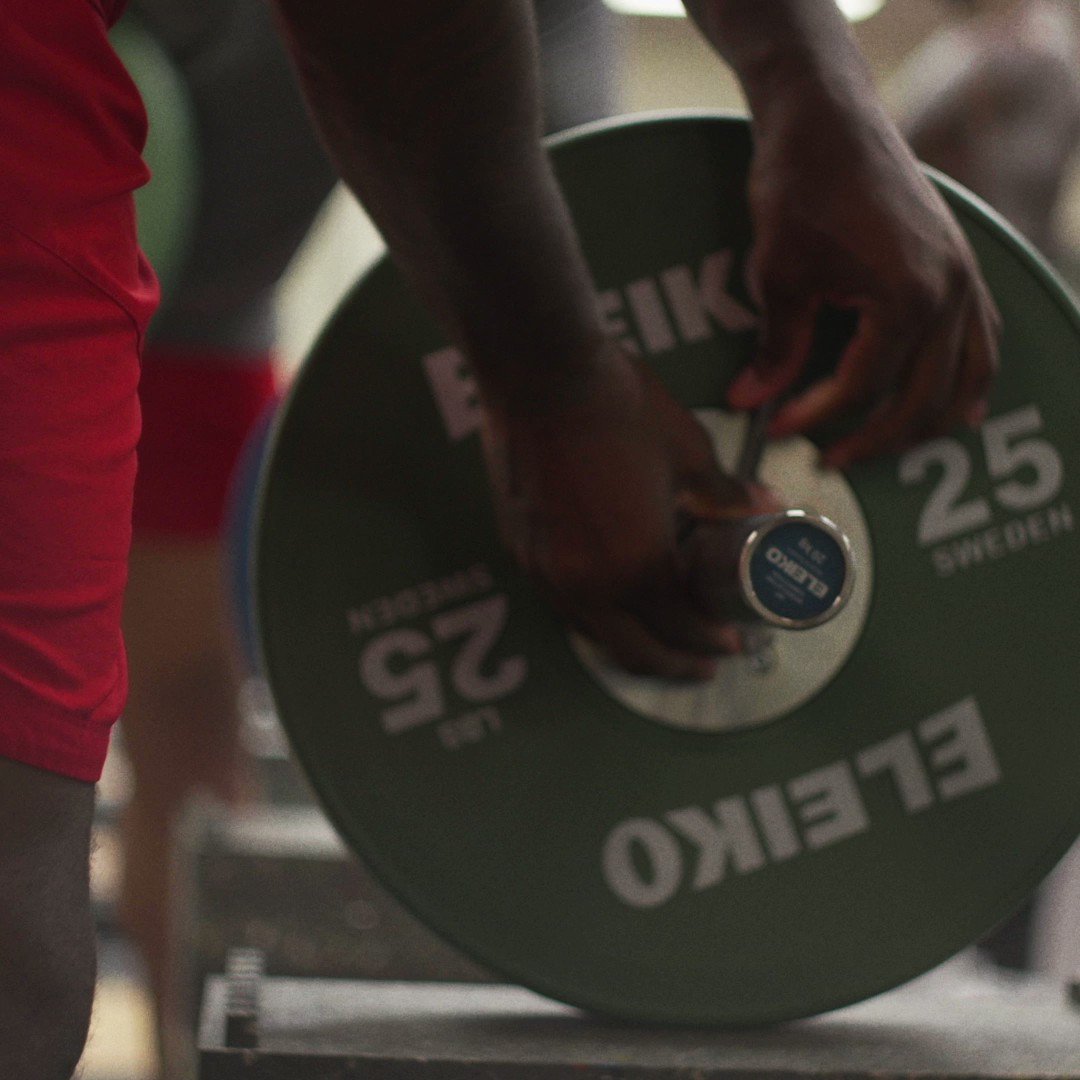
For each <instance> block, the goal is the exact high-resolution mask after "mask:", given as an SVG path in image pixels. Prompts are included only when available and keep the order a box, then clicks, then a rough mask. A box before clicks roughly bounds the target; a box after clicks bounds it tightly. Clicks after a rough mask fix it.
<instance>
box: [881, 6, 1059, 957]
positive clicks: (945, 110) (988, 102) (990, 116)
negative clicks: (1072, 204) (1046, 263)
mask: <svg viewBox="0 0 1080 1080" xmlns="http://www.w3.org/2000/svg"><path fill="white" fill-rule="evenodd" d="M945 6H947V7H948V8H950V9H951V12H950V14H951V16H952V18H951V20H950V23H949V25H948V26H947V27H946V28H945V29H943V30H941V31H939V32H938V33H936V34H935V35H933V36H932V37H931V38H930V39H929V40H928V41H927V42H926V43H925V44H924V45H923V46H922V47H921V48H920V49H918V50H917V51H916V52H915V53H914V55H913V56H912V57H911V58H910V60H909V61H908V62H907V63H906V65H905V66H904V67H903V68H902V69H901V71H900V72H899V74H898V76H897V78H896V80H895V82H894V83H893V86H892V88H891V89H892V96H893V98H894V101H895V111H896V113H897V116H898V123H899V127H900V130H901V131H902V132H903V134H904V135H905V137H906V138H907V140H908V142H909V143H910V144H911V147H912V149H913V150H914V151H915V153H916V155H917V156H918V157H919V158H920V159H921V160H922V161H924V162H926V164H928V165H932V166H933V167H934V168H936V169H940V170H941V171H942V172H943V173H945V174H946V175H948V176H950V177H952V179H954V180H957V181H959V182H960V183H961V184H963V185H964V186H965V187H967V188H969V189H970V190H971V191H973V192H975V194H976V195H978V196H980V197H981V198H983V199H985V200H986V202H988V203H989V204H990V205H991V206H992V207H993V208H994V209H995V210H997V211H998V212H999V213H1000V214H1002V215H1003V216H1004V217H1005V218H1006V219H1007V220H1008V221H1009V222H1010V223H1011V224H1012V225H1013V226H1015V227H1016V228H1017V229H1018V230H1019V231H1020V232H1021V233H1023V234H1024V236H1025V237H1026V238H1027V239H1028V240H1030V241H1031V242H1032V243H1033V244H1034V245H1035V246H1036V247H1037V248H1038V249H1039V250H1040V251H1041V252H1042V254H1043V255H1045V256H1046V257H1047V258H1048V259H1050V260H1051V261H1052V262H1053V263H1055V264H1056V266H1057V268H1058V269H1059V270H1061V271H1062V273H1063V274H1064V275H1065V276H1066V278H1067V279H1071V280H1072V283H1073V285H1074V287H1075V286H1076V285H1077V284H1078V283H1080V276H1078V275H1077V270H1078V267H1077V266H1076V258H1075V253H1073V252H1070V251H1069V249H1068V246H1067V241H1066V240H1065V238H1064V237H1063V235H1062V229H1061V225H1062V218H1063V212H1064V209H1065V208H1064V206H1063V196H1064V195H1065V187H1066V183H1067V181H1068V178H1069V173H1070V169H1071V167H1072V165H1073V163H1074V161H1075V157H1076V151H1077V148H1078V146H1080V4H1078V3H1077V2H1076V0H946V5H945ZM1040 903H1041V901H1040V899H1039V898H1038V897H1036V898H1032V899H1030V900H1029V901H1027V902H1026V903H1025V904H1023V905H1022V906H1021V907H1020V909H1019V910H1018V911H1017V912H1016V914H1015V915H1014V916H1013V917H1012V918H1011V919H1008V920H1006V922H1004V923H1003V924H1002V925H1001V926H1000V927H998V928H997V930H995V931H994V932H993V933H992V934H990V935H988V936H987V937H986V938H984V939H983V940H982V941H980V942H979V945H978V951H979V953H980V954H981V955H982V956H984V957H985V958H987V959H989V960H990V961H992V962H993V963H995V964H998V965H1000V966H1002V967H1006V968H1015V969H1025V968H1029V967H1031V966H1032V964H1033V955H1032V953H1033V938H1034V936H1035V932H1036V931H1035V926H1036V924H1037V920H1038V919H1039V914H1038V912H1039V905H1040Z"/></svg>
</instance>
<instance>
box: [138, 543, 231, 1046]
mask: <svg viewBox="0 0 1080 1080" xmlns="http://www.w3.org/2000/svg"><path fill="white" fill-rule="evenodd" d="M223 605H224V599H223V586H222V580H221V559H220V555H219V549H218V544H217V542H216V541H183V540H172V541H154V542H150V541H137V542H136V543H135V545H134V547H133V549H132V555H131V571H130V579H129V587H128V593H127V602H126V605H125V610H124V633H125V637H126V639H127V641H128V650H129V664H130V671H131V690H130V696H129V699H128V707H127V709H126V711H125V713H124V718H123V732H124V739H125V747H126V750H127V753H128V757H129V758H130V759H131V764H132V773H133V777H134V790H133V793H132V798H131V801H130V803H129V805H128V806H127V808H126V811H125V815H124V822H123V830H122V843H123V864H124V876H123V885H122V892H121V917H122V919H123V921H124V923H125V925H126V927H127V929H128V931H129V933H130V934H131V935H132V937H133V939H134V940H135V942H136V944H137V946H138V948H139V950H140V952H141V954H142V956H143V959H144V961H145V963H146V966H147V971H148V975H149V979H150V984H151V991H152V994H153V997H154V1004H155V1009H156V1013H157V1021H158V1032H159V1039H160V1040H161V1045H162V1049H163V1051H164V1052H165V1056H166V1057H168V1056H170V1055H169V1054H168V1051H169V1049H170V1047H175V1046H177V1045H178V1044H179V1043H183V1042H184V1041H190V1038H189V1037H188V1038H187V1039H186V1040H185V1033H186V1032H188V1031H190V1029H191V1023H192V1018H191V1017H190V1016H188V1015H186V1001H185V998H184V994H183V988H182V987H180V986H178V985H177V965H176V963H175V959H176V958H175V956H174V950H175V948H176V942H175V931H174V924H173V917H172V916H173V913H174V911H175V907H174V905H175V902H176V897H177V895H178V893H177V889H176V881H175V874H176V859H177V855H178V852H177V845H176V840H177V836H176V830H177V824H178V820H179V818H180V815H181V814H182V813H183V811H184V809H185V807H186V805H187V802H188V799H189V798H190V796H191V795H192V794H193V793H195V792H196V791H199V790H203V791H206V792H207V793H209V794H212V795H215V796H217V797H218V798H220V799H222V800H224V801H227V802H235V801H237V800H238V799H239V798H240V797H241V796H242V794H243V792H244V790H245V787H246V783H247V781H246V776H247V774H246V770H245V767H244V763H243V755H242V750H241V747H240V742H239V737H238V727H239V722H238V716H237V684H236V675H235V672H234V667H233V663H232V643H231V639H230V637H229V632H228V628H227V624H226V622H225V614H224V610H223Z"/></svg>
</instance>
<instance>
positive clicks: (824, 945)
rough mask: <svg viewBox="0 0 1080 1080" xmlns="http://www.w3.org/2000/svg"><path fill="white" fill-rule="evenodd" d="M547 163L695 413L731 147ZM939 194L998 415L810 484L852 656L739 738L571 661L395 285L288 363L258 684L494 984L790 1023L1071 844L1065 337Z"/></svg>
mask: <svg viewBox="0 0 1080 1080" xmlns="http://www.w3.org/2000/svg"><path fill="white" fill-rule="evenodd" d="M553 153H554V159H555V162H556V166H557V169H558V172H559V174H560V177H561V180H562V182H563V184H564V187H565V189H566V191H567V194H568V198H569V201H570V204H571V207H572V209H573V213H574V216H575V219H576V220H577V223H578V226H579V228H580V231H581V234H582V238H583V241H584V245H585V249H586V252H587V253H588V256H589V259H590V262H591V265H592V268H593V271H594V274H595V277H596V279H597V281H598V283H599V285H600V288H601V290H602V292H603V304H604V310H605V315H606V318H607V320H608V323H609V326H610V327H611V329H612V331H613V332H614V333H617V334H622V335H624V336H626V337H627V338H628V339H630V340H632V341H633V342H634V343H635V344H636V346H637V347H638V348H640V350H641V352H642V353H643V354H644V355H645V356H646V357H647V358H648V360H649V361H650V363H652V364H654V365H655V368H656V370H657V372H658V373H659V374H660V376H661V377H662V378H663V379H664V381H665V382H666V383H667V385H668V386H669V387H670V388H671V390H672V391H673V392H674V393H675V394H676V395H677V396H678V397H679V398H680V399H681V400H682V401H684V402H685V403H686V404H688V405H690V406H693V407H695V408H699V409H703V410H706V411H707V412H708V411H712V412H716V411H717V410H722V405H723V400H724V390H725V387H726V385H727V384H728V382H729V381H730V379H731V378H732V377H733V374H734V373H735V371H736V370H737V369H738V368H739V366H740V365H741V364H742V363H743V362H744V361H745V360H746V359H747V358H748V356H749V355H750V353H751V349H752V344H753V329H752V316H751V315H750V312H749V308H748V303H747V301H746V298H745V293H744V291H743V290H742V287H741V285H740V280H741V266H742V260H743V256H744V254H745V251H746V248H747V244H748V240H749V235H748V221H747V213H746V207H745V203H744V198H743V188H744V183H745V172H746V166H747V161H748V155H749V141H748V132H747V128H746V126H745V124H744V123H742V122H741V121H737V120H732V119H725V118H720V117H706V116H700V115H694V116H672V117H666V118H659V119H657V118H653V119H648V120H639V121H636V122H626V123H621V124H613V125H607V126H601V127H597V128H593V129H589V130H587V131H585V132H583V133H581V134H578V135H577V136H576V137H572V138H569V139H567V140H564V141H561V142H559V143H558V144H557V146H556V147H555V148H554V150H553ZM945 194H946V196H947V197H948V199H949V201H950V203H951V205H952V206H953V208H954V209H955V211H956V212H957V214H958V216H959V218H960V220H961V222H962V224H963V226H964V228H965V230H966V231H967V233H968V235H969V236H970V238H971V240H972V242H973V244H974V246H975V248H976V251H977V254H978V256H979V259H980V261H981V263H982V266H983V269H984V272H985V274H986V275H987V278H988V280H989V282H990V284H991V287H992V289H993V291H994V294H995V297H996V299H997V302H998V304H999V306H1000V308H1001V311H1002V314H1003V317H1004V322H1005V340H1004V355H1003V370H1002V373H1001V377H1000V379H999V382H998V384H997V387H996V389H995V392H994V396H993V401H992V408H991V411H990V416H989V419H988V420H987V422H986V424H985V425H984V427H983V428H982V430H981V431H964V432H960V433H958V434H956V435H955V436H954V437H952V438H950V439H946V440H939V441H937V442H935V443H932V444H930V445H928V446H925V447H923V448H921V449H919V450H917V451H914V452H913V453H911V454H908V455H906V456H905V457H903V458H900V459H889V460H883V461H879V462H875V463H873V464H870V465H866V466H861V467H858V468H855V469H852V470H851V471H850V472H849V473H848V474H847V475H846V476H844V477H840V478H839V480H840V481H842V483H843V486H844V487H845V489H848V490H850V492H851V493H853V497H852V499H851V500H850V501H851V504H852V507H854V508H855V509H856V510H857V511H858V512H859V513H861V515H862V517H863V518H864V519H865V523H866V529H867V534H868V538H869V539H868V541H867V543H868V544H869V546H870V547H872V562H873V571H872V575H871V574H866V573H865V572H864V569H863V568H860V578H859V587H860V588H863V589H865V590H869V591H868V592H864V593H863V595H862V601H861V604H862V607H861V610H862V615H860V616H859V621H857V622H856V623H854V624H853V628H852V629H851V630H850V631H848V633H849V635H850V641H849V643H848V644H847V645H846V646H845V655H846V659H844V658H843V657H841V661H838V662H837V664H836V666H835V671H834V672H833V673H832V674H831V675H830V677H828V678H827V679H825V680H824V682H823V683H822V685H820V686H819V687H817V688H816V691H815V692H812V693H810V694H809V695H808V697H807V699H806V700H800V701H799V702H798V704H797V706H796V707H794V708H790V709H787V710H786V711H781V713H780V714H779V715H777V716H775V717H773V716H769V717H766V718H765V721H764V722H756V723H754V724H752V725H751V726H749V727H744V728H742V729H740V730H734V731H721V732H709V731H700V730H682V729H681V728H680V726H679V724H678V723H677V722H676V723H674V724H673V723H672V722H669V721H665V722H658V721H657V720H656V719H654V718H653V717H651V716H650V715H648V713H647V710H641V709H637V708H634V707H632V705H631V704H628V703H627V700H626V699H625V698H617V697H615V696H614V695H612V694H609V693H608V692H607V691H606V690H605V689H604V686H605V684H604V682H603V680H602V679H600V678H598V677H597V674H596V672H595V671H594V670H593V669H592V668H591V667H590V666H589V665H588V664H587V663H585V662H583V660H582V659H580V658H579V656H580V653H579V651H576V650H575V648H574V647H573V644H572V642H571V641H570V640H569V638H568V636H567V635H566V633H565V632H564V630H563V629H562V628H561V627H560V626H559V625H558V623H557V622H556V621H555V619H554V618H553V616H552V615H551V614H549V612H548V611H547V610H546V609H545V607H544V606H543V605H542V604H541V603H539V602H538V600H537V599H536V598H535V597H534V595H533V593H532V592H531V590H530V587H529V586H528V584H527V583H526V582H525V581H524V580H523V579H522V578H521V576H519V575H518V573H517V572H516V571H515V570H514V569H513V568H512V567H511V565H509V563H508V560H507V558H506V557H504V555H503V553H502V550H501V548H500V545H499V543H498V540H497V537H496V533H495V530H494V527H493V521H492V515H491V512H490V509H489V505H488V500H487V496H486V491H485V482H484V477H483V473H482V466H481V461H480V454H479V447H478V440H477V435H476V427H475V424H476V413H475V401H474V400H473V399H472V398H471V396H470V383H469V380H468V375H467V373H466V372H465V371H464V369H463V368H462V367H461V366H460V363H459V361H458V360H457V359H456V358H455V357H454V355H453V354H452V353H448V352H446V351H445V348H444V343H443V341H442V340H441V338H440V336H439V334H438V333H437V332H436V330H435V329H434V328H433V327H432V324H431V322H430V321H429V320H428V319H427V318H426V317H425V316H424V315H423V313H422V312H421V310H420V308H419V306H418V305H417V303H416V302H415V301H414V300H413V299H411V298H410V296H409V295H408V294H407V292H406V291H405V289H404V288H403V286H402V284H401V282H400V280H399V278H398V276H397V275H396V273H395V271H394V270H393V269H392V268H391V267H390V266H389V265H388V264H387V263H385V262H384V263H381V264H379V265H378V266H377V267H376V268H375V269H374V270H373V271H372V272H371V273H370V274H369V275H368V276H367V277H366V278H364V280H362V281H361V282H360V284H359V285H358V286H357V288H356V289H355V290H354V292H353V293H352V294H351V296H350V297H349V298H348V299H347V300H346V301H345V303H344V304H343V306H342V308H341V309H340V311H339V312H338V314H337V315H336V317H335V318H334V319H333V321H332V322H331V324H330V325H329V327H328V328H327V330H326V331H325V333H324V335H323V336H322V338H321V340H320V341H319V343H318V344H317V346H316V348H315V350H314V352H313V355H312V356H311V358H310V360H309V361H308V363H307V365H306V366H305V368H304V369H303V371H302V374H301V375H300V377H299V379H298V381H297V383H296V385H295V388H294V391H293V394H292V397H291V400H290V401H289V403H288V407H287V409H286V410H285V412H284V415H283V418H282V419H281V421H280V423H279V426H278V430H277V432H276V435H275V446H274V450H273V453H272V458H271V462H270V465H269V468H268V471H267V472H266V474H265V476H264V483H263V514H262V524H261V534H260V539H259V542H258V549H257V578H258V604H259V609H260V619H261V625H262V635H263V649H264V655H265V661H266V665H267V669H268V673H269V678H270V680H271V684H272V688H273V691H274V695H275V698H276V700H277V704H278V707H279V710H280V714H281V717H282V720H283V722H284V724H285V726H286V728H287V730H288V732H289V735H290V737H291V739H292V741H293V744H294V746H295V748H296V750H297V753H298V755H299V757H300V758H301V760H302V762H303V764H304V766H305V767H306V769H307V771H308V774H309V776H310V778H311V780H312V781H313V783H314V786H315V788H316V789H317V791H318V793H319V795H320V797H321V799H322V801H323V803H324V804H325V807H326V809H327V811H328V812H329V814H330V816H331V817H332V819H333V821H334V822H335V823H336V825H337V827H338V828H339V829H340V831H341V832H342V834H343V835H344V837H345V838H346V839H347V840H348V841H349V842H350V843H351V844H352V845H353V846H354V848H355V849H356V850H357V851H358V852H359V853H360V854H361V855H362V856H363V858H364V859H365V860H366V861H367V862H368V863H369V864H370V865H371V866H372V867H373V868H374V869H375V870H376V872H377V873H378V874H379V875H381V877H382V878H383V879H384V880H385V882H386V883H387V884H388V885H389V886H390V887H391V888H392V889H393V890H394V891H395V892H397V893H398V895H399V896H400V897H401V898H402V899H403V900H404V901H405V902H406V903H407V904H408V905H409V906H410V907H411V908H413V909H414V910H415V911H416V912H417V913H418V914H419V915H420V916H421V917H422V918H424V919H425V920H426V921H427V922H429V923H430V924H431V925H432V926H433V927H435V928H436V929H438V930H439V931H441V932H442V933H443V934H445V935H446V936H447V937H449V938H450V939H451V940H452V941H454V942H455V943H456V944H458V945H459V946H462V947H464V948H465V949H466V950H467V951H468V952H470V953H472V954H473V955H475V956H476V957H478V958H479V959H480V960H481V961H483V963H485V964H486V965H488V966H489V967H492V968H495V969H497V970H499V971H501V972H503V973H505V974H506V975H507V976H509V977H510V978H512V979H514V980H516V981H519V982H521V983H523V984H525V985H527V986H530V987H532V988H534V989H537V990H539V991H541V992H544V993H547V994H549V995H550V996H552V997H555V998H559V999H562V1000H565V1001H568V1002H571V1003H574V1004H578V1005H582V1006H584V1007H587V1008H592V1009H596V1010H600V1011H603V1012H607V1013H613V1014H617V1015H621V1016H625V1017H631V1018H639V1019H651V1020H664V1021H686V1022H695V1023H696V1022H703V1023H720V1024H733V1025H734V1024H746V1023H756V1022H762V1021H768V1020H777V1019H782V1018H790V1017H796V1016H802V1015H806V1014H811V1013H815V1012H819V1011H823V1010H825V1009H828V1008H831V1007H834V1006H838V1005H841V1004H845V1003H848V1002H853V1001H856V1000H859V999H862V998H865V997H867V996H869V995H871V994H874V993H876V992H878V991H881V990H884V989H886V988H888V987H890V986H893V985H895V984H897V983H900V982H902V981H904V980H906V979H908V978H909V977H912V976H914V975H916V974H918V973H920V972H922V971H924V970H926V969H928V968H930V967H931V966H933V965H934V964H935V963H937V962H939V961H941V960H944V959H945V958H946V957H948V956H949V955H951V954H952V953H954V952H956V951H957V950H958V949H960V948H961V947H963V946H964V945H966V944H968V943H969V942H971V941H972V940H974V939H975V938H976V937H978V936H979V935H980V934H981V933H983V932H984V931H986V930H987V929H988V928H990V927H991V925H993V924H994V923H995V922H997V921H998V920H999V919H1001V918H1003V917H1004V916H1006V915H1007V914H1008V913H1009V912H1010V910H1011V909H1012V908H1013V907H1014V906H1015V905H1017V904H1018V903H1019V902H1020V900H1021V899H1022V898H1023V896H1024V895H1025V894H1026V893H1027V892H1028V891H1029V890H1030V889H1031V888H1033V887H1034V885H1035V884H1036V883H1037V881H1038V880H1039V879H1040V878H1041V876H1042V875H1043V874H1044V873H1045V872H1046V871H1048V870H1049V869H1050V868H1051V867H1052V865H1053V863H1054V862H1055V861H1056V860H1057V859H1058V858H1059V857H1060V855H1061V854H1062V853H1063V852H1064V851H1065V849H1066V847H1067V846H1068V844H1069V843H1070V842H1071V840H1072V839H1073V837H1074V836H1075V834H1076V832H1077V830H1078V827H1080V784H1078V783H1077V763H1078V762H1080V724H1078V723H1077V721H1076V704H1075V699H1076V685H1075V682H1076V680H1075V674H1074V671H1075V668H1074V666H1073V665H1074V657H1075V655H1076V653H1077V649H1078V646H1080V640H1078V638H1080V630H1078V627H1080V619H1078V612H1080V573H1078V572H1077V564H1078V561H1080V559H1078V554H1080V552H1078V546H1077V542H1076V533H1075V531H1074V523H1073V509H1072V508H1073V507H1076V506H1078V505H1080V495H1078V493H1077V490H1076V485H1077V481H1078V479H1080V425H1078V424H1077V422H1076V418H1077V416H1080V368H1078V366H1077V355H1078V344H1080V329H1078V321H1077V317H1076V315H1075V313H1074V311H1073V309H1072V307H1071V305H1070V302H1069V301H1068V299H1067V297H1066V295H1065V293H1064V292H1063V291H1062V289H1061V288H1060V287H1059V286H1058V285H1057V284H1056V282H1055V280H1054V279H1053V277H1052V275H1051V274H1050V273H1049V271H1048V270H1046V269H1045V268H1044V267H1043V266H1042V264H1041V263H1039V261H1038V260H1037V259H1036V258H1035V257H1034V256H1033V255H1032V254H1031V253H1030V252H1029V251H1028V250H1027V249H1026V248H1025V247H1024V246H1023V245H1022V244H1021V243H1020V242H1019V241H1018V240H1016V239H1015V238H1014V237H1013V236H1012V235H1011V234H1010V233H1009V232H1008V230H1007V229H1006V228H1005V227H1004V226H1002V225H1001V224H1000V223H999V222H998V221H997V220H996V219H995V218H994V217H993V216H992V215H990V214H989V213H988V212H986V211H985V210H983V209H982V208H980V207H979V206H978V205H976V204H975V203H974V201H973V200H971V199H970V198H968V197H967V196H965V195H963V194H962V193H960V192H958V191H956V190H955V189H953V188H952V187H951V186H949V185H945ZM852 512H854V511H852ZM838 524H840V525H841V526H842V527H847V526H846V523H845V521H843V520H839V521H838ZM857 554H858V553H857ZM864 561H865V559H864ZM851 606H852V608H859V603H856V602H855V601H854V600H853V603H852V605H851ZM845 614H846V613H845ZM836 622H840V619H838V620H836ZM830 625H831V624H830ZM822 630H824V628H822ZM819 632H821V631H816V630H815V631H807V632H805V633H806V635H807V636H808V639H809V635H811V634H814V633H819ZM781 633H783V632H781ZM781 660H782V657H781ZM830 670H831V671H832V670H833V669H830ZM752 677H753V676H752V675H750V674H744V675H740V676H739V678H740V679H742V680H743V684H744V689H745V688H746V687H747V686H749V687H750V689H752V684H748V683H746V680H747V679H751V678H752ZM798 696H799V695H796V697H798Z"/></svg>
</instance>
